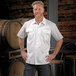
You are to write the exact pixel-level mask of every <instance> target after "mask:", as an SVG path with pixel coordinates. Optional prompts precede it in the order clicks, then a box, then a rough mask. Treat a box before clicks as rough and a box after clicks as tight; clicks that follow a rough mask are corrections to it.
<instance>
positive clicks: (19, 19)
mask: <svg viewBox="0 0 76 76" xmlns="http://www.w3.org/2000/svg"><path fill="white" fill-rule="evenodd" d="M16 20H17V21H19V22H20V23H21V24H22V25H23V24H24V23H25V22H26V21H28V20H29V18H18V19H16Z"/></svg>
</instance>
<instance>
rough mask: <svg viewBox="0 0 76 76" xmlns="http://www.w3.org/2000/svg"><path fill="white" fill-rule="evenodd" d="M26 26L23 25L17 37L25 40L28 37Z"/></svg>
mask: <svg viewBox="0 0 76 76" xmlns="http://www.w3.org/2000/svg"><path fill="white" fill-rule="evenodd" d="M25 26H26V25H23V26H22V27H21V29H20V31H19V32H18V34H17V36H18V37H20V38H25V37H26V27H25Z"/></svg>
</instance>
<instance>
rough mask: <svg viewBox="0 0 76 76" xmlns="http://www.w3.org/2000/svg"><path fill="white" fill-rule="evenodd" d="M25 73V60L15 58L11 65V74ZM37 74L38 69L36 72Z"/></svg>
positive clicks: (12, 75) (14, 75) (11, 75)
mask: <svg viewBox="0 0 76 76" xmlns="http://www.w3.org/2000/svg"><path fill="white" fill-rule="evenodd" d="M23 74H24V62H23V60H21V59H16V60H14V61H13V62H12V63H11V64H10V67H9V76H23ZM35 76H38V75H37V71H36V73H35Z"/></svg>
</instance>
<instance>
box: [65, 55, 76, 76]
mask: <svg viewBox="0 0 76 76" xmlns="http://www.w3.org/2000/svg"><path fill="white" fill-rule="evenodd" d="M65 76H76V55H72V54H70V55H66V56H65Z"/></svg>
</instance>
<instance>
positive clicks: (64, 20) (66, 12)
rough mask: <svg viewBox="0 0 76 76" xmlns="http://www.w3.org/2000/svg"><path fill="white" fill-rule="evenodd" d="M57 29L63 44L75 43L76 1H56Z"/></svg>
mask: <svg viewBox="0 0 76 76" xmlns="http://www.w3.org/2000/svg"><path fill="white" fill-rule="evenodd" d="M58 27H59V30H60V31H61V33H62V34H63V36H64V42H76V0H58Z"/></svg>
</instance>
